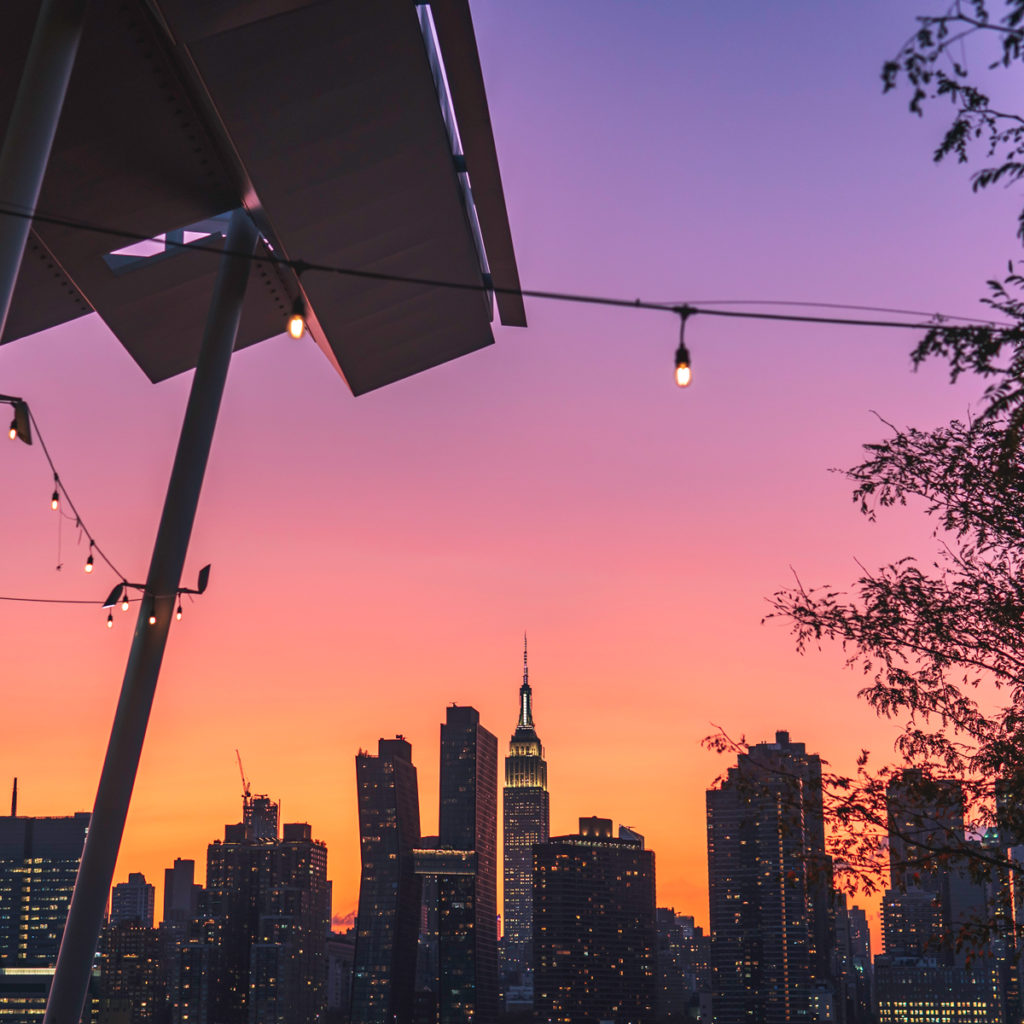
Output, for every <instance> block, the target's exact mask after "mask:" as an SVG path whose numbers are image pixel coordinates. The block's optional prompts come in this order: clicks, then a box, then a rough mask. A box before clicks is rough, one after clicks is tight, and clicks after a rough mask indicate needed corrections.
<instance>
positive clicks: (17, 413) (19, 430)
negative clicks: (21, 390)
mask: <svg viewBox="0 0 1024 1024" xmlns="http://www.w3.org/2000/svg"><path fill="white" fill-rule="evenodd" d="M0 402H6V403H7V404H8V405H9V406H11V408H12V409H13V410H14V416H13V417H12V418H11V427H10V429H9V430H8V432H7V436H8V437H9V438H10V439H11V440H12V441H17V440H19V439H20V440H22V441H24V442H25V444H31V443H32V426H31V424H30V422H29V413H28V403H27V402H26V401H25V400H24V399H23V398H15V397H14V396H13V395H0Z"/></svg>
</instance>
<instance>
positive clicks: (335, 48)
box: [0, 0, 526, 395]
mask: <svg viewBox="0 0 1024 1024" xmlns="http://www.w3.org/2000/svg"><path fill="white" fill-rule="evenodd" d="M38 9H39V8H38V3H37V2H36V0H6V2H5V4H4V10H3V14H2V21H3V27H4V31H3V32H2V33H0V124H3V123H5V122H6V120H7V119H8V118H9V116H10V111H11V108H12V105H13V103H14V97H15V92H16V90H17V87H18V83H19V81H20V79H21V74H22V68H23V65H24V63H25V53H26V52H27V50H28V47H29V40H30V38H31V35H32V31H33V26H34V24H35V18H36V14H37V12H38ZM238 207H244V208H245V209H246V210H247V211H248V212H249V214H250V215H251V217H252V218H253V220H254V221H255V223H256V225H257V228H258V230H259V232H260V234H261V236H262V238H261V243H260V244H261V246H262V251H263V252H264V254H270V253H272V254H274V255H277V256H281V257H284V258H286V259H289V260H301V261H305V262H307V263H314V264H325V265H331V266H340V267H345V268H351V269H356V270H370V271H374V272H382V273H387V274H396V275H401V276H409V277H427V278H434V279H442V280H446V281H453V282H458V283H463V284H467V285H471V286H475V287H479V288H480V289H481V290H479V291H473V290H456V289H446V288H437V287H431V286H426V285H411V284H408V283H396V282H389V281H374V280H366V279H358V278H347V277H344V276H339V275H337V274H326V273H323V272H318V271H315V270H311V271H307V272H305V273H303V274H302V275H301V277H300V276H299V275H297V274H296V273H295V272H294V271H293V270H292V269H291V268H289V267H287V266H285V265H274V264H270V263H257V264H256V265H255V266H254V268H253V269H254V274H253V277H252V280H251V283H250V286H249V289H248V293H247V295H246V300H245V305H244V309H243V312H242V319H241V325H240V328H239V332H238V339H237V342H236V348H242V347H245V346H247V345H252V344H254V343H256V342H258V341H262V340H264V339H266V338H269V337H271V336H274V335H278V334H280V333H281V332H282V330H283V325H284V322H285V319H286V317H287V315H288V313H289V312H290V310H291V308H292V305H293V303H294V302H295V301H296V300H297V299H300V298H301V299H302V301H303V302H304V304H305V307H306V314H307V322H308V328H309V331H310V333H311V335H312V337H313V338H314V340H315V341H316V342H317V344H318V345H319V346H320V348H321V349H322V350H323V351H324V353H325V354H326V355H327V357H328V359H329V360H330V361H331V363H332V365H334V366H335V368H336V369H337V370H338V371H339V372H340V373H341V374H343V376H344V377H345V379H346V381H347V382H348V384H349V387H350V388H351V390H352V392H353V394H356V395H359V394H363V393H365V392H367V391H371V390H373V389H375V388H379V387H382V386H383V385H386V384H389V383H391V382H393V381H396V380H399V379H402V378H404V377H408V376H410V375H411V374H415V373H418V372H420V371H422V370H425V369H428V368H430V367H433V366H436V365H438V364H440V363H443V362H446V361H447V360H450V359H454V358H457V357H458V356H461V355H464V354H466V353H469V352H472V351H474V350H476V349H479V348H482V347H483V346H485V345H489V344H491V343H492V342H493V334H492V331H491V321H492V309H493V306H494V305H496V306H497V310H498V314H499V317H500V320H501V322H502V323H503V324H507V325H515V326H525V323H526V317H525V310H524V308H523V302H522V296H521V295H520V294H519V287H520V286H519V277H518V271H517V268H516V260H515V253H514V251H513V247H512V239H511V232H510V230H509V224H508V216H507V213H506V208H505V200H504V194H503V191H502V185H501V177H500V174H499V171H498V162H497V155H496V151H495V145H494V138H493V134H492V131H491V125H490V117H489V114H488V109H487V99H486V95H485V92H484V86H483V77H482V74H481V70H480V64H479V57H478V54H477V49H476V41H475V37H474V34H473V26H472V21H471V18H470V13H469V8H468V3H467V0H433V2H432V3H431V4H430V5H429V6H427V5H422V6H420V7H417V6H416V5H415V4H412V3H410V2H408V0H364V2H349V3H342V2H340V0H204V2H201V3H197V2H195V0H91V3H90V6H89V8H88V13H87V16H86V20H85V24H84V30H83V33H82V38H81V44H80V48H79V51H78V57H77V60H76V62H75V65H74V70H73V72H72V75H71V79H70V84H69V87H68V90H67V97H66V100H65V103H64V110H63V113H62V115H61V118H60V122H59V126H58V129H57V134H56V138H55V141H54V144H53V148H52V152H51V154H50V159H49V164H48V167H47V171H46V175H45V178H44V180H43V186H42V193H41V195H40V199H39V204H38V211H39V212H40V213H43V214H50V215H54V216H57V217H63V218H68V219H71V220H75V221H78V222H85V223H88V224H94V225H101V226H111V227H114V228H116V229H120V230H125V231H130V232H132V234H131V235H125V236H123V237H121V238H119V237H115V236H112V235H109V234H103V233H97V232H92V231H87V230H82V229H80V228H70V227H65V226H57V225H54V224H47V223H43V222H41V221H38V220H37V221H36V222H35V223H34V225H33V229H32V234H31V236H30V239H29V243H28V246H27V248H26V251H25V257H24V260H23V262H22V265H21V270H20V273H19V276H18V279H17V285H16V288H15V291H14V296H13V300H12V304H11V310H10V315H9V317H8V320H7V323H6V327H5V330H4V334H3V336H2V338H0V343H6V342H10V341H13V340H15V339H17V338H21V337H24V336H27V335H30V334H34V333H36V332H37V331H40V330H44V329H46V328H48V327H53V326H56V325H57V324H62V323H66V322H68V321H70V320H73V319H75V318H76V317H79V316H83V315H85V314H87V313H89V312H92V311H95V312H97V313H98V314H99V315H100V317H101V318H102V319H103V321H104V322H105V323H106V324H107V326H108V327H109V328H110V329H111V331H112V332H113V333H114V334H115V335H116V337H117V338H118V339H119V340H120V342H121V343H122V344H123V345H124V347H125V348H126V349H127V350H128V352H129V353H130V354H131V355H132V357H133V358H134V359H135V361H136V362H137V363H138V365H139V366H140V367H141V368H142V369H143V371H144V372H145V373H146V375H147V376H148V377H149V378H150V380H153V381H159V380H163V379H165V378H167V377H171V376H174V375H175V374H178V373H181V372H183V371H185V370H188V369H191V368H192V367H194V366H195V364H196V359H197V357H198V352H199V345H200V339H201V336H202V331H203V324H204V320H205V316H206V308H207V303H208V300H209V296H210V294H211V292H212V290H213V285H214V280H215V278H216V275H217V271H218V264H219V262H220V260H219V258H218V257H217V256H214V255H211V254H210V253H209V252H205V251H193V250H191V249H190V248H189V246H188V245H186V246H185V247H184V248H170V249H168V250H167V251H166V252H163V253H161V254H158V255H157V256H154V257H151V258H149V259H138V260H121V261H118V260H111V259H107V258H106V257H108V255H109V254H110V253H111V252H114V251H116V250H119V249H122V248H124V247H126V246H130V245H131V244H132V243H134V242H137V240H138V236H140V235H141V236H144V237H152V238H159V237H161V236H163V235H165V234H166V235H168V237H175V238H181V237H184V240H185V241H186V242H188V241H189V239H190V238H197V239H201V241H202V245H203V246H209V245H211V244H217V245H222V244H223V237H224V235H223V231H224V228H223V227H218V226H217V225H218V222H217V221H215V220H212V218H216V217H218V216H219V215H220V216H222V215H223V214H224V213H225V212H226V211H230V210H232V209H235V208H238ZM192 226H195V227H194V228H193V227H192ZM183 229H191V230H193V234H192V235H191V236H190V235H189V234H185V235H184V236H182V235H181V231H182V230H183ZM206 232H212V233H211V234H209V235H207V234H206ZM171 233H177V234H171ZM204 236H205V237H204ZM488 283H493V285H494V286H495V288H496V289H499V290H498V291H497V293H496V295H493V296H492V294H491V293H490V292H488V291H486V290H484V289H485V286H486V285H487V284H488Z"/></svg>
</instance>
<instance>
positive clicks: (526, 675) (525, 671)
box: [523, 629, 530, 684]
mask: <svg viewBox="0 0 1024 1024" xmlns="http://www.w3.org/2000/svg"><path fill="white" fill-rule="evenodd" d="M529 681H530V670H529V668H528V667H527V664H526V630H525V629H524V630H523V683H524V684H525V683H528V682H529Z"/></svg>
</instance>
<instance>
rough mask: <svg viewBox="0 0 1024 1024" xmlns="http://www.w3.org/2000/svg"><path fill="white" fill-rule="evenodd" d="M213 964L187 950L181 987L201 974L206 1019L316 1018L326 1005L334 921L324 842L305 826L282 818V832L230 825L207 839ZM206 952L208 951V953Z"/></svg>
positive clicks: (237, 1023) (226, 1022) (264, 1021)
mask: <svg viewBox="0 0 1024 1024" xmlns="http://www.w3.org/2000/svg"><path fill="white" fill-rule="evenodd" d="M206 917H207V921H206V925H205V928H206V935H205V936H204V937H205V938H206V941H207V944H208V945H209V949H208V958H209V966H208V967H207V964H206V962H205V961H204V962H203V964H202V969H201V970H200V971H198V972H196V971H194V970H193V967H194V966H195V964H193V961H192V959H191V958H192V955H193V953H196V954H197V955H198V954H199V953H202V952H203V950H202V947H201V946H199V947H196V949H195V950H193V949H192V948H191V947H190V946H189V947H185V948H184V949H183V954H182V955H183V959H182V966H181V975H182V986H183V987H184V986H185V985H188V986H189V987H190V990H192V991H193V996H190V997H189V998H190V999H193V998H196V996H195V992H196V988H195V985H196V983H197V982H199V981H201V982H202V983H203V984H208V987H209V991H208V993H202V992H200V993H199V994H198V997H197V998H199V1000H200V1002H199V1003H198V1004H196V1005H202V1006H204V1007H205V1009H204V1010H203V1013H205V1014H206V1019H207V1021H208V1022H210V1024H213V1022H216V1024H250V1021H253V1020H255V1021H259V1022H260V1024H313V1022H314V1021H316V1020H317V1018H318V1015H319V1014H320V1013H321V1012H322V1010H323V1004H324V997H325V987H324V986H325V983H326V975H327V970H326V961H325V956H324V943H325V942H326V936H327V931H328V928H329V926H330V887H329V883H328V881H327V847H326V846H325V845H324V844H323V843H321V842H318V841H317V840H314V839H313V838H312V833H311V830H310V827H309V825H306V824H286V825H285V826H284V835H283V837H282V838H281V839H279V840H274V839H257V838H253V837H251V836H250V835H248V834H247V830H246V827H245V824H244V823H240V824H238V825H228V826H227V827H226V828H225V830H224V841H223V842H221V841H220V840H217V841H216V842H214V843H212V844H211V845H210V846H209V847H208V848H207V857H206ZM204 955H207V954H204Z"/></svg>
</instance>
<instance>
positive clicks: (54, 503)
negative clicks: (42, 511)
mask: <svg viewBox="0 0 1024 1024" xmlns="http://www.w3.org/2000/svg"><path fill="white" fill-rule="evenodd" d="M50 508H52V509H53V511H54V512H56V511H57V509H59V508H60V495H59V494H58V493H57V492H56V491H54V492H53V494H52V495H50Z"/></svg>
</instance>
